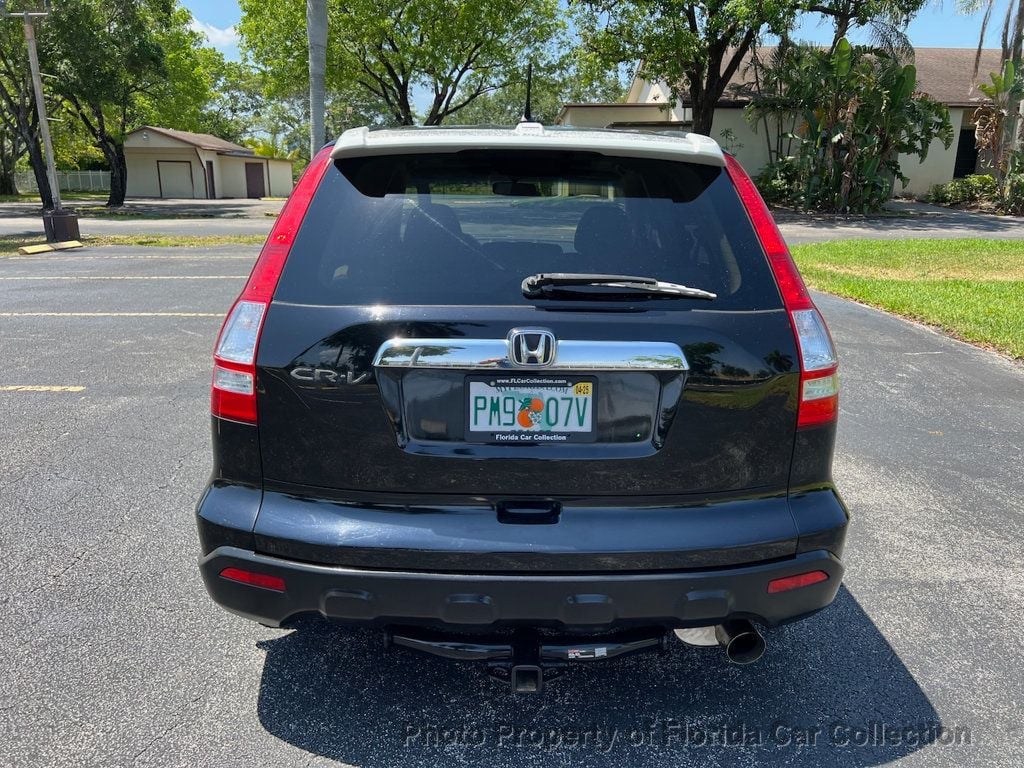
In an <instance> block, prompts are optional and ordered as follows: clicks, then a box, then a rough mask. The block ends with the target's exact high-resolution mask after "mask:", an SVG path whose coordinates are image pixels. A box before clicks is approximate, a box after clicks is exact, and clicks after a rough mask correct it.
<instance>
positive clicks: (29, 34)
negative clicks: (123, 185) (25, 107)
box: [23, 13, 61, 211]
mask: <svg viewBox="0 0 1024 768" xmlns="http://www.w3.org/2000/svg"><path fill="white" fill-rule="evenodd" d="M34 15H36V14H32V15H29V14H28V13H25V14H24V17H23V18H24V22H25V44H26V45H27V46H28V61H29V66H30V68H31V70H32V87H33V89H34V90H35V92H36V110H37V111H38V113H39V133H40V135H41V136H42V137H43V152H44V153H45V154H46V174H47V176H49V177H50V191H51V193H52V194H53V209H54V210H55V211H60V210H61V204H60V180H59V179H58V178H57V167H56V165H55V164H54V162H53V142H52V141H51V139H50V123H49V121H48V120H47V117H46V101H45V99H44V97H43V78H42V76H41V75H40V74H39V54H38V53H37V52H36V28H35V24H34V22H33V16H34Z"/></svg>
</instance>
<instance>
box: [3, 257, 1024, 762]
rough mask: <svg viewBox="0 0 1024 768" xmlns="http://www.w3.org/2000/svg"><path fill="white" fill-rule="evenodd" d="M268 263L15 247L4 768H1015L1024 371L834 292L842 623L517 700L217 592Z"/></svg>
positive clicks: (443, 668) (371, 636)
mask: <svg viewBox="0 0 1024 768" xmlns="http://www.w3.org/2000/svg"><path fill="white" fill-rule="evenodd" d="M255 251H256V249H254V248H241V247H235V246H230V247H229V246H225V247H221V248H215V249H210V250H209V251H208V252H196V251H190V250H189V251H186V250H174V249H156V248H147V249H144V250H139V251H133V250H131V249H128V248H104V249H89V250H83V251H78V252H75V253H69V254H56V255H51V256H46V257H42V258H0V338H2V339H3V342H2V343H3V352H4V360H5V363H4V368H3V371H2V373H0V434H2V436H3V439H2V440H0V467H2V472H0V551H2V552H3V557H2V558H0V583H2V584H3V590H2V591H0V605H2V609H3V615H4V621H3V622H2V623H0V649H2V650H0V657H2V660H0V668H2V669H3V685H2V686H0V765H2V766H18V767H19V768H20V767H21V766H48V767H49V766H81V765H116V766H133V765H137V766H161V767H163V766H169V765H188V766H218V768H219V767H222V766H254V765H274V766H308V765H333V764H336V763H342V764H349V765H358V766H373V767H377V766H380V767H381V768H383V767H384V766H397V765H403V766H405V765H408V766H434V765H439V764H442V765H477V764H496V765H501V766H505V767H506V768H513V767H516V766H527V765H529V766H546V765H568V764H572V765H578V766H617V767H618V766H655V765H672V766H718V765H730V766H731V765H735V766H753V765H780V764H781V765H794V766H796V765H799V766H815V767H820V766H831V765H840V766H873V765H882V764H887V763H889V762H898V763H899V764H900V765H906V766H962V765H992V766H1010V765H1019V764H1020V755H1021V743H1022V739H1024V732H1022V729H1021V715H1020V706H1021V702H1022V701H1024V676H1022V675H1021V674H1020V668H1019V656H1020V637H1021V636H1022V634H1024V619H1022V616H1024V601H1022V597H1021V590H1020V584H1021V583H1022V581H1024V553H1022V548H1021V544H1020V542H1021V541H1022V540H1024V501H1022V499H1024V476H1022V473H1021V467H1022V466H1024V456H1022V449H1024V445H1022V441H1021V435H1022V434H1024V371H1022V368H1021V367H1019V366H1017V365H1014V364H1011V363H1009V362H1007V361H1006V360H1004V359H1003V358H1001V357H998V356H996V355H994V354H991V353H988V352H985V351H983V350H980V349H976V348H974V347H970V346H967V345H964V344H961V343H959V342H956V341H952V340H950V339H948V338H945V337H943V336H940V335H938V334H935V333H933V332H931V331H929V330H927V329H925V328H922V327H920V326H917V325H913V324H910V323H906V322H903V321H901V320H898V319H896V318H893V317H891V316H888V315H885V314H883V313H881V312H877V311H874V310H871V309H866V308H864V307H861V306H858V305H856V304H852V303H849V302H846V301H842V300H839V299H835V298H830V297H827V296H818V297H816V298H817V300H818V301H819V303H820V306H821V308H822V310H823V312H824V313H825V315H826V316H827V318H828V320H829V322H830V324H831V327H832V331H833V333H834V335H835V337H836V340H837V343H838V345H839V348H840V351H841V354H842V359H843V362H842V376H843V395H842V418H841V426H840V436H839V445H838V453H837V458H836V476H837V479H838V482H839V484H840V488H841V489H842V491H843V493H844V495H845V498H846V501H847V503H848V504H849V507H850V509H851V511H852V513H853V516H854V521H853V524H852V528H851V531H850V536H849V542H848V547H847V562H848V568H849V570H848V573H847V578H846V582H845V587H844V588H843V589H842V591H841V592H840V595H839V597H838V599H837V602H836V604H835V605H833V606H832V607H831V608H830V609H828V610H826V611H824V612H822V613H819V614H818V615H816V616H814V617H812V618H811V619H809V620H807V621H805V622H802V623H799V624H795V625H790V626H786V627H781V628H778V629H775V630H773V631H770V632H768V633H767V640H768V651H767V654H766V656H765V658H764V659H763V660H762V661H761V662H759V663H758V664H756V665H753V666H751V667H736V666H731V665H729V664H728V663H726V662H725V661H724V659H723V657H722V654H721V653H720V652H719V651H717V650H714V649H706V650H693V649H689V648H684V647H683V646H681V645H679V644H673V648H672V650H671V652H669V653H668V654H667V655H665V656H661V657H659V656H657V655H648V656H637V657H633V658H629V659H623V660H619V661H612V662H607V663H606V664H605V665H603V666H599V665H597V664H595V665H594V666H581V667H576V668H573V669H572V670H570V671H569V673H568V674H566V676H565V677H564V678H563V679H561V680H558V681H556V682H554V683H553V684H552V685H551V686H550V688H549V689H548V690H547V691H546V692H545V693H544V694H542V695H539V696H535V697H518V698H517V697H513V696H512V695H510V694H509V692H508V691H507V689H506V688H505V687H502V686H501V685H498V684H496V683H494V682H492V681H490V680H489V679H487V678H486V677H485V675H484V674H483V672H482V671H481V670H480V669H479V668H478V667H474V666H468V665H456V664H451V663H447V662H444V661H442V660H440V659H434V658H429V657H420V656H416V655H413V654H411V653H403V652H401V651H398V650H394V651H387V652H385V651H384V649H383V648H382V646H381V642H380V638H379V636H378V635H376V634H375V633H372V632H368V631H355V630H346V629H340V628H332V627H328V626H325V625H323V624H320V623H316V622H310V623H307V624H306V625H304V626H303V627H302V628H301V629H300V630H298V631H281V630H273V629H267V628H263V627H260V626H258V625H255V624H251V623H249V622H247V621H244V620H242V619H240V618H236V617H234V616H231V615H229V614H227V613H225V612H223V611H221V610H220V609H218V608H216V607H215V606H214V605H212V603H211V602H210V600H209V599H208V598H207V596H206V594H205V592H204V590H203V588H202V585H201V583H200V580H199V577H198V574H197V571H196V554H197V551H198V546H197V542H196V536H195V530H194V526H193V522H192V508H193V505H194V503H195V500H196V498H197V497H198V494H199V492H200V490H201V489H202V487H203V484H204V483H205V481H206V479H207V475H208V473H209V468H210V444H209V438H208V430H209V418H208V405H207V403H208V397H209V389H208V388H209V379H210V350H211V347H212V344H213V341H214V337H215V335H216V333H217V329H218V327H219V325H220V322H221V317H222V314H223V312H224V311H225V310H226V309H227V307H228V306H229V304H230V301H231V300H232V298H233V297H234V296H235V294H236V293H237V291H238V289H239V287H240V285H241V284H242V282H243V276H244V275H245V274H246V273H247V272H248V270H249V268H250V266H251V262H252V258H253V257H254V254H255ZM76 276H78V277H90V278H110V279H90V280H75V279H56V278H75V277H76ZM17 278H31V279H28V280H25V279H17ZM16 385H33V386H37V387H42V388H44V389H43V390H42V391H26V390H23V389H13V388H12V387H15V386H16ZM47 387H48V388H49V389H45V388H47ZM67 387H71V388H72V389H66V388H67ZM61 388H65V389H61ZM74 388H81V389H74Z"/></svg>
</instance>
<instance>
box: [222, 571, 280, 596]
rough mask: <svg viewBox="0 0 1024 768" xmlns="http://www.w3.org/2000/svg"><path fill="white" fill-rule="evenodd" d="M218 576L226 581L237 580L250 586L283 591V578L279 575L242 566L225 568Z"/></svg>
mask: <svg viewBox="0 0 1024 768" xmlns="http://www.w3.org/2000/svg"><path fill="white" fill-rule="evenodd" d="M220 577H221V578H222V579H227V580H228V581H237V582H238V583H239V584H248V585H249V586H251V587H261V588H263V589H271V590H273V591H274V592H284V579H282V578H281V577H280V576H271V575H270V574H269V573H256V572H255V571H246V570H243V569H242V568H225V569H224V570H223V571H221V572H220Z"/></svg>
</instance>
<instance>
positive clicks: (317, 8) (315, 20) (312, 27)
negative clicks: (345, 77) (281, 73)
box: [306, 0, 327, 159]
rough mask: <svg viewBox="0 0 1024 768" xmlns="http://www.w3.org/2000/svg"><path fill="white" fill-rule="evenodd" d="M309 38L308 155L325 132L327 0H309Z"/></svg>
mask: <svg viewBox="0 0 1024 768" xmlns="http://www.w3.org/2000/svg"><path fill="white" fill-rule="evenodd" d="M306 36H307V38H308V40H309V157H310V159H312V158H313V157H315V156H316V153H317V152H319V151H320V147H322V146H323V144H324V141H325V140H326V137H327V135H326V133H325V132H324V111H325V109H324V102H325V100H326V96H325V89H326V86H325V82H324V80H325V73H326V70H327V0H306Z"/></svg>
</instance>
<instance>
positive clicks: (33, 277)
mask: <svg viewBox="0 0 1024 768" xmlns="http://www.w3.org/2000/svg"><path fill="white" fill-rule="evenodd" d="M247 277H248V275H139V276H134V275H23V276H16V277H0V280H245V278H247Z"/></svg>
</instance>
